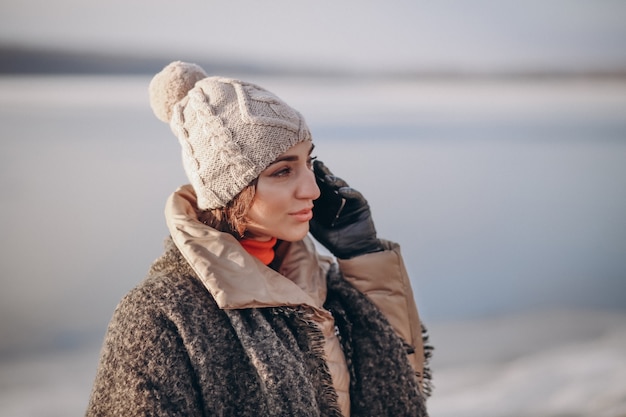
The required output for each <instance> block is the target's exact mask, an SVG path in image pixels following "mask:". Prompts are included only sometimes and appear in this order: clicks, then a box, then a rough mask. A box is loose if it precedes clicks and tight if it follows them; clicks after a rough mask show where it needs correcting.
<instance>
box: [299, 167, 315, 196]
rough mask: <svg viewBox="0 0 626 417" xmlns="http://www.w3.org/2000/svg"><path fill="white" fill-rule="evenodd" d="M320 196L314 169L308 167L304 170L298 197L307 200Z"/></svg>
mask: <svg viewBox="0 0 626 417" xmlns="http://www.w3.org/2000/svg"><path fill="white" fill-rule="evenodd" d="M319 196H320V188H319V187H318V186H317V182H315V174H314V173H313V171H312V170H310V169H307V170H306V171H304V172H303V175H302V176H301V179H300V184H298V189H297V195H296V197H298V198H301V199H307V200H317V199H318V198H319Z"/></svg>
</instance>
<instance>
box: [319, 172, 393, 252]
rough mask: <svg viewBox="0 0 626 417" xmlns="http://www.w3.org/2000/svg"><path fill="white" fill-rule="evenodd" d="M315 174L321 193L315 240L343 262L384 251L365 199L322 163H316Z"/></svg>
mask: <svg viewBox="0 0 626 417" xmlns="http://www.w3.org/2000/svg"><path fill="white" fill-rule="evenodd" d="M313 172H314V173H315V180H316V181H317V185H318V187H319V188H320V191H321V195H320V197H319V198H318V199H317V200H315V201H314V202H313V205H314V207H313V219H312V220H311V222H310V231H311V234H312V235H313V237H315V239H317V241H318V242H320V243H321V244H322V245H324V246H325V247H326V248H327V249H328V250H329V251H330V252H331V253H332V254H333V255H335V256H336V257H337V258H340V259H349V258H353V257H355V256H358V255H362V254H365V253H371V252H378V251H381V250H383V246H382V244H381V242H380V240H378V238H377V237H376V228H375V227H374V221H373V220H372V214H371V212H370V207H369V204H367V200H365V198H364V197H363V195H362V194H361V193H360V192H358V191H357V190H355V189H354V188H351V187H350V186H349V185H348V184H347V183H346V182H345V181H344V180H342V179H341V178H338V177H335V176H334V175H333V173H332V172H330V170H329V169H328V168H327V167H326V166H325V165H324V164H323V163H322V162H321V161H317V160H316V161H314V162H313Z"/></svg>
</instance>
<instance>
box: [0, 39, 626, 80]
mask: <svg viewBox="0 0 626 417" xmlns="http://www.w3.org/2000/svg"><path fill="white" fill-rule="evenodd" d="M175 59H181V60H187V61H190V62H195V63H197V64H199V65H201V66H202V67H203V68H204V69H205V70H206V71H207V73H209V74H260V75H290V76H316V77H355V76H360V77H396V78H404V79H410V78H416V79H417V78H426V79H427V78H557V77H558V78H564V77H584V78H621V79H626V68H624V69H617V70H616V69H607V70H595V69H594V70H587V69H579V68H577V69H569V68H568V69H562V70H544V69H537V70H525V71H520V72H502V71H494V72H463V71H446V70H440V71H432V70H431V71H416V70H407V71H395V72H393V73H367V72H365V73H363V72H359V73H355V72H351V71H342V70H337V69H332V68H327V69H324V68H317V69H311V68H298V67H295V66H289V67H288V68H286V67H284V66H281V65H272V63H266V64H262V65H261V64H255V63H249V62H247V63H243V62H233V61H227V60H212V61H209V60H205V59H197V58H195V57H185V56H178V57H176V58H175ZM171 60H172V58H163V57H154V56H145V55H142V54H139V53H138V54H136V55H130V54H124V53H118V54H116V53H106V52H89V51H87V52H86V51H71V50H61V49H44V48H36V47H22V46H14V45H0V75H2V74H4V75H46V74H50V75H63V74H66V75H80V74H84V75H88V74H94V75H98V74H99V75H133V74H134V75H152V74H155V73H156V72H158V71H160V70H161V69H162V68H163V67H164V66H165V65H167V64H168V63H169V62H170V61H171Z"/></svg>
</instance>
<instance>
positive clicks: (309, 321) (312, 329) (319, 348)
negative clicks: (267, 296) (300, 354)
mask: <svg viewBox="0 0 626 417" xmlns="http://www.w3.org/2000/svg"><path fill="white" fill-rule="evenodd" d="M278 310H282V312H283V313H284V314H286V315H291V316H293V317H294V319H295V320H296V321H299V322H301V323H302V324H303V326H302V327H303V328H304V329H305V333H306V335H307V337H308V339H309V342H310V347H311V353H313V355H314V356H315V357H317V358H322V360H321V361H320V366H321V368H322V369H321V371H322V386H321V391H322V392H321V396H322V401H323V403H324V404H327V405H328V408H329V410H328V411H329V414H328V416H329V417H332V416H336V417H342V416H343V414H342V413H341V408H340V407H339V398H338V397H337V392H336V391H335V386H334V385H333V381H332V378H331V376H330V369H329V368H328V364H327V363H326V361H325V360H323V358H324V357H325V355H326V351H325V350H324V344H325V339H324V334H323V333H322V330H321V329H320V328H319V326H318V325H317V323H316V322H315V320H313V314H314V313H313V312H311V311H310V310H308V309H306V308H304V307H299V308H295V309H289V308H278Z"/></svg>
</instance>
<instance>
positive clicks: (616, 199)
mask: <svg viewBox="0 0 626 417" xmlns="http://www.w3.org/2000/svg"><path fill="white" fill-rule="evenodd" d="M248 79H250V78H248ZM250 80H251V81H256V82H258V83H259V84H261V85H263V86H265V87H267V88H268V89H270V90H271V91H273V92H275V93H277V94H278V95H279V96H281V97H282V98H284V99H285V100H286V101H287V102H288V103H290V104H291V105H293V106H294V107H295V108H297V109H298V110H300V111H301V112H302V113H303V114H304V115H305V117H306V118H307V120H308V123H309V125H310V127H311V129H312V131H313V135H314V137H315V140H316V145H317V147H316V154H317V156H318V157H319V158H320V159H322V160H323V161H325V162H326V163H327V165H329V166H330V167H331V168H332V169H333V170H334V171H335V172H336V173H337V174H338V175H339V176H342V177H344V178H345V179H347V180H348V181H349V182H350V183H351V185H353V186H354V187H355V188H358V189H359V190H361V191H362V192H363V193H364V194H365V195H366V197H367V198H368V200H369V201H370V204H371V206H372V209H373V212H374V216H375V220H376V224H377V228H378V230H379V234H380V235H381V236H383V237H386V238H389V239H391V240H395V241H398V242H399V243H401V245H402V247H403V252H404V254H405V258H406V263H407V267H408V269H409V272H410V273H411V276H412V280H413V283H414V286H415V289H416V298H417V300H418V306H419V308H420V311H421V312H422V315H423V317H424V319H425V320H426V322H427V323H431V329H432V333H433V342H434V343H435V345H436V347H437V352H436V360H435V363H434V367H435V372H436V375H437V377H436V378H437V379H436V386H437V390H436V393H435V396H434V397H433V399H432V400H431V411H432V415H433V416H434V417H437V416H468V417H469V416H478V415H481V416H494V417H496V416H498V417H504V416H509V415H510V416H518V417H519V416H563V415H568V416H570V415H571V416H594V417H596V416H624V415H626V388H624V387H626V329H625V328H624V323H626V321H625V320H624V319H625V318H626V316H625V312H626V301H624V300H625V299H626V256H625V255H626V216H625V215H624V213H626V82H621V81H601V80H596V81H593V82H590V81H583V80H563V81H547V80H543V81H532V82H531V81H521V80H519V81H508V82H505V81H488V80H484V81H472V82H469V81H467V82H462V81H432V80H431V81H391V80H352V81H346V80H334V79H295V78H294V79H278V78H264V79H250ZM148 81H149V79H148V78H145V77H132V78H123V77H119V78H115V77H112V78H106V77H101V78H90V77H81V78H71V77H66V78H64V77H58V78H45V77H40V78H0V132H1V142H0V172H1V173H2V174H1V176H0V191H1V194H0V210H1V213H2V216H1V217H0V230H1V231H2V251H1V253H2V254H1V255H0V256H1V258H0V268H1V275H0V279H1V280H2V284H3V291H2V292H0V373H1V375H2V376H1V377H0V415H7V416H44V417H45V416H57V415H59V416H60V415H64V416H65V415H75V414H81V413H82V409H83V408H84V406H85V404H86V396H87V395H88V392H89V385H90V384H91V379H92V378H93V374H94V372H95V366H96V360H97V350H98V348H99V343H100V341H101V338H102V336H103V334H104V329H105V326H106V323H107V321H108V319H109V318H110V315H111V313H112V311H113V308H114V307H115V304H116V303H117V301H118V300H119V298H120V297H121V296H122V295H123V294H124V293H125V292H126V291H127V290H128V289H129V288H131V287H132V286H133V285H135V284H136V283H137V282H138V281H139V280H140V279H141V278H142V277H143V275H144V274H145V272H146V270H147V268H148V265H149V264H150V262H151V261H152V260H153V259H154V258H156V257H157V256H158V255H159V253H160V249H161V242H162V240H163V238H164V237H165V235H166V233H167V231H166V227H165V225H164V221H163V215H162V211H163V204H164V202H165V199H166V197H167V196H168V194H169V193H170V192H171V191H173V190H174V189H175V188H176V187H177V186H178V185H180V184H182V183H184V182H185V178H184V174H183V172H182V169H181V164H180V153H179V152H180V151H179V145H178V143H177V141H176V139H175V138H174V136H173V135H172V134H171V133H170V132H169V128H168V127H167V126H166V125H165V124H163V123H161V122H159V121H158V120H157V119H156V118H155V117H154V116H153V115H152V113H151V111H150V109H149V105H148V102H147V93H146V86H147V83H148ZM487 342H488V343H487ZM32 398H41V401H40V400H38V401H36V402H33V401H32ZM48 400H49V401H48ZM41 404H46V406H45V407H43V406H41ZM38 407H43V408H38Z"/></svg>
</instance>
